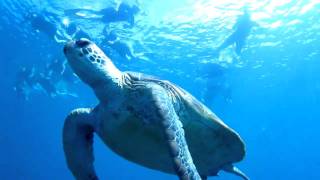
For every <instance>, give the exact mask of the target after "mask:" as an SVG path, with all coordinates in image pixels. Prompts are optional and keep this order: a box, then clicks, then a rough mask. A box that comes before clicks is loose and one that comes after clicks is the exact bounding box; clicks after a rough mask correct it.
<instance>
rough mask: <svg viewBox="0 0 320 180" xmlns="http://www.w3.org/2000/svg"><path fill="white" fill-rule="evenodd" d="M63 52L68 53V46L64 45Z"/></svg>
mask: <svg viewBox="0 0 320 180" xmlns="http://www.w3.org/2000/svg"><path fill="white" fill-rule="evenodd" d="M63 53H64V54H66V53H67V46H64V47H63Z"/></svg>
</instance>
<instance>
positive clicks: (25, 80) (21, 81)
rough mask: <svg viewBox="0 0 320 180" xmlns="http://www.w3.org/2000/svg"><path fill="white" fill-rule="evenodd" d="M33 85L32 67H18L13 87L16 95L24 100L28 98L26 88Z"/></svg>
mask: <svg viewBox="0 0 320 180" xmlns="http://www.w3.org/2000/svg"><path fill="white" fill-rule="evenodd" d="M34 85H35V82H34V68H32V69H28V68H26V67H22V68H20V69H19V71H18V73H17V78H16V82H15V85H14V87H13V89H14V91H16V93H17V95H18V97H19V98H22V99H24V100H28V95H29V93H28V92H29V91H28V89H30V88H32V86H34Z"/></svg>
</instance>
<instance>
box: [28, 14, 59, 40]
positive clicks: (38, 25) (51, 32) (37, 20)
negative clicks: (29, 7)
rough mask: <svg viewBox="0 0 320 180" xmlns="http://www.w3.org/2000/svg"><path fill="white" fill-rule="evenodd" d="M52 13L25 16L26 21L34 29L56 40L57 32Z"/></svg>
mask: <svg viewBox="0 0 320 180" xmlns="http://www.w3.org/2000/svg"><path fill="white" fill-rule="evenodd" d="M52 16H53V14H52V13H48V12H42V13H41V14H40V13H35V12H33V13H28V14H27V15H26V16H25V21H26V22H29V23H30V24H31V26H32V28H33V29H35V30H36V31H38V32H42V33H45V34H46V35H47V36H49V37H50V38H54V36H55V35H56V32H57V28H56V25H55V23H54V22H53V21H52V18H53V17H52Z"/></svg>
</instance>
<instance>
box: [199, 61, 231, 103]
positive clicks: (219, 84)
mask: <svg viewBox="0 0 320 180" xmlns="http://www.w3.org/2000/svg"><path fill="white" fill-rule="evenodd" d="M227 71H228V70H227V68H225V67H223V66H221V65H219V64H217V63H210V64H206V66H205V68H203V69H202V73H204V77H205V78H206V81H207V82H206V89H205V91H204V96H203V99H204V102H205V103H206V104H207V105H208V106H210V105H211V104H212V102H213V101H214V100H215V99H216V98H217V97H218V96H219V95H220V96H222V97H223V99H224V100H225V101H226V102H231V101H232V99H231V87H230V84H229V83H228V82H227V77H226V73H227Z"/></svg>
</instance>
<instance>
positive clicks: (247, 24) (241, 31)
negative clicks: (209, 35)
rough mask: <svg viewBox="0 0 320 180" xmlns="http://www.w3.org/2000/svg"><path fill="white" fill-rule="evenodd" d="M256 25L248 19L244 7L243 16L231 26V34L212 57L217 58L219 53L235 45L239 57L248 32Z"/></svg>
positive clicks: (248, 16)
mask: <svg viewBox="0 0 320 180" xmlns="http://www.w3.org/2000/svg"><path fill="white" fill-rule="evenodd" d="M255 25H256V23H255V22H253V21H252V20H251V18H250V14H249V12H248V9H247V7H244V10H243V14H242V15H241V16H240V17H239V18H238V19H237V22H236V24H235V25H234V26H233V28H232V29H233V33H232V34H231V35H230V36H229V37H227V38H226V40H225V41H224V42H223V43H222V44H221V45H220V46H219V47H218V48H217V49H216V50H215V52H214V55H216V56H219V54H220V51H221V50H223V49H225V48H226V47H228V46H230V45H235V52H236V53H237V55H241V50H242V48H243V46H244V44H245V41H246V39H247V37H248V36H249V33H250V30H251V29H252V27H254V26H255Z"/></svg>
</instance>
